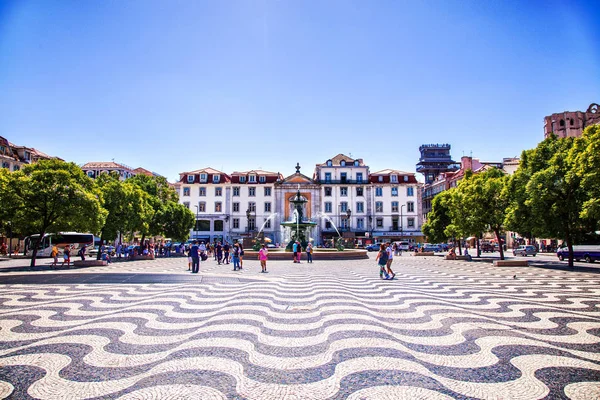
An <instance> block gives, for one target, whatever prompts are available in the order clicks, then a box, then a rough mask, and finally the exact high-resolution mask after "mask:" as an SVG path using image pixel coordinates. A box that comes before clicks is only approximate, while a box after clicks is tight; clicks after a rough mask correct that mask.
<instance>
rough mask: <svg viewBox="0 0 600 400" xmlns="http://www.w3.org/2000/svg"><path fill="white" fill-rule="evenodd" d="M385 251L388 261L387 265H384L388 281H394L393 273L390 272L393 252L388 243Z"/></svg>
mask: <svg viewBox="0 0 600 400" xmlns="http://www.w3.org/2000/svg"><path fill="white" fill-rule="evenodd" d="M385 251H386V253H387V256H388V260H387V263H386V264H385V267H386V269H387V273H388V275H389V276H390V279H394V277H396V274H395V273H394V271H392V262H393V261H394V250H393V249H392V246H391V245H390V242H387V243H386V249H385Z"/></svg>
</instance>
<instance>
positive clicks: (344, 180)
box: [340, 172, 348, 183]
mask: <svg viewBox="0 0 600 400" xmlns="http://www.w3.org/2000/svg"><path fill="white" fill-rule="evenodd" d="M340 179H341V181H342V183H346V182H347V181H348V174H347V173H346V172H342V173H341V174H340Z"/></svg>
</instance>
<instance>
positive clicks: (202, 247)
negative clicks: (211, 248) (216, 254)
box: [190, 241, 208, 264]
mask: <svg viewBox="0 0 600 400" xmlns="http://www.w3.org/2000/svg"><path fill="white" fill-rule="evenodd" d="M190 247H191V246H190ZM198 253H199V254H198V255H199V257H200V264H202V261H206V259H207V258H208V256H207V255H206V245H205V244H204V241H200V244H199V245H198Z"/></svg>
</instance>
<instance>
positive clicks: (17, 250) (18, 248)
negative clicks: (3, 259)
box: [13, 243, 21, 256]
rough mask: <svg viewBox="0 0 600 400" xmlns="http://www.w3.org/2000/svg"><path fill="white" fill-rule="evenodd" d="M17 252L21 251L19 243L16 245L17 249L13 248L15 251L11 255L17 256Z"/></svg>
mask: <svg viewBox="0 0 600 400" xmlns="http://www.w3.org/2000/svg"><path fill="white" fill-rule="evenodd" d="M19 251H21V243H17V247H15V251H14V253H13V255H15V256H18V255H19Z"/></svg>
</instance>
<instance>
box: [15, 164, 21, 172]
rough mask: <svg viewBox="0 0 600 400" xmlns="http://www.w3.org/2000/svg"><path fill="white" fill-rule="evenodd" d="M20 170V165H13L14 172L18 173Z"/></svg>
mask: <svg viewBox="0 0 600 400" xmlns="http://www.w3.org/2000/svg"><path fill="white" fill-rule="evenodd" d="M20 169H21V167H19V166H18V165H13V171H18V170H20Z"/></svg>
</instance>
